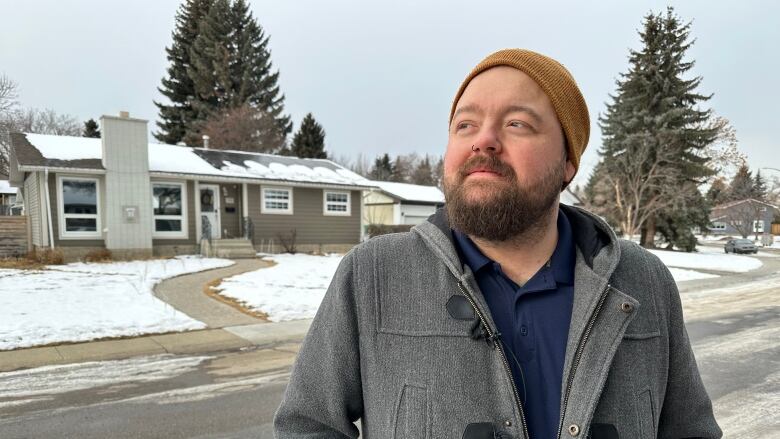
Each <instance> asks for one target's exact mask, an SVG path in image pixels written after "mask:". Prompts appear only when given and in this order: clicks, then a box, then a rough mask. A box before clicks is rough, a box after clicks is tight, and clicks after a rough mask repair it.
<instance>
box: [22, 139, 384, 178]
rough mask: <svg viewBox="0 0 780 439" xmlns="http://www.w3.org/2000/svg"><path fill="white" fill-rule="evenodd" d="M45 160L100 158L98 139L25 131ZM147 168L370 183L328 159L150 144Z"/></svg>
mask: <svg viewBox="0 0 780 439" xmlns="http://www.w3.org/2000/svg"><path fill="white" fill-rule="evenodd" d="M25 136H26V137H27V140H28V141H29V142H30V144H31V145H33V146H34V147H35V148H36V149H38V151H40V153H41V155H43V156H44V158H46V159H54V160H80V159H98V160H100V159H101V158H102V154H103V147H102V143H101V139H92V138H85V137H69V136H50V135H41V134H25ZM148 148H149V171H151V172H166V173H175V174H196V175H209V176H217V177H241V178H257V179H263V180H283V181H294V182H302V183H326V184H341V185H353V186H367V187H370V186H373V184H372V183H371V181H370V180H368V179H366V178H364V177H362V176H360V175H358V174H356V173H354V172H352V171H350V170H348V169H346V168H344V167H342V166H340V165H338V164H336V163H334V162H332V161H330V160H323V159H300V158H297V157H286V156H277V155H273V154H259V153H251V152H243V151H222V150H213V149H203V148H191V147H188V146H177V145H167V144H158V143H150V144H149V146H148Z"/></svg>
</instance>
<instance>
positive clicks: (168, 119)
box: [154, 0, 214, 144]
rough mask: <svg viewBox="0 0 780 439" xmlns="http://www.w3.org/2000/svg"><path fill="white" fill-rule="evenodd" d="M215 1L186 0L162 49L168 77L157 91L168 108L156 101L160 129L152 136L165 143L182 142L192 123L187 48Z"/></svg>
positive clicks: (193, 89)
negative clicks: (167, 41)
mask: <svg viewBox="0 0 780 439" xmlns="http://www.w3.org/2000/svg"><path fill="white" fill-rule="evenodd" d="M213 1H214V0H186V1H185V2H184V4H182V5H181V6H180V7H179V11H178V12H177V13H176V27H175V29H174V31H173V43H172V44H171V46H170V47H166V48H165V52H166V53H167V58H168V61H169V62H170V65H169V66H168V70H167V72H168V75H167V77H165V78H163V79H162V84H161V86H160V87H158V88H157V89H158V90H159V91H160V93H162V95H163V96H165V97H166V98H168V100H169V101H170V105H168V104H163V103H159V102H156V101H155V103H154V104H155V105H156V106H157V108H158V109H159V110H160V116H159V120H158V121H157V126H158V128H159V129H160V130H159V131H158V132H155V133H154V137H155V138H156V139H157V140H159V141H161V142H164V143H169V144H176V143H179V142H181V141H182V140H183V139H184V135H185V133H186V132H187V129H188V128H189V126H190V125H191V124H192V122H193V121H194V120H195V112H194V110H193V108H192V99H193V97H194V96H195V86H194V84H193V81H192V79H191V78H190V76H189V73H188V68H189V67H190V64H191V61H190V48H191V47H192V43H193V42H194V41H195V39H196V38H197V36H198V33H199V28H200V22H201V19H202V17H203V16H205V15H206V14H207V13H208V11H209V8H210V7H211V4H212V3H213Z"/></svg>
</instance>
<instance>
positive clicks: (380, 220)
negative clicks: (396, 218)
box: [363, 204, 393, 225]
mask: <svg viewBox="0 0 780 439" xmlns="http://www.w3.org/2000/svg"><path fill="white" fill-rule="evenodd" d="M363 217H364V218H363V220H364V221H365V223H366V224H387V225H390V224H393V205H392V204H379V205H377V204H375V205H366V206H364V207H363Z"/></svg>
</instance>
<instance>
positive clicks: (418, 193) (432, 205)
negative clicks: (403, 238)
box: [363, 181, 582, 225]
mask: <svg viewBox="0 0 780 439" xmlns="http://www.w3.org/2000/svg"><path fill="white" fill-rule="evenodd" d="M371 184H373V185H375V186H377V187H378V189H376V190H373V191H369V192H365V193H364V195H363V203H364V204H365V207H364V210H363V223H364V224H380V225H415V224H420V223H421V222H423V221H425V220H426V219H427V218H428V217H429V216H430V215H432V214H433V213H434V212H436V209H438V208H439V207H442V206H444V193H443V192H442V191H441V190H440V189H439V188H438V187H436V186H421V185H417V184H408V183H395V182H389V181H372V182H371ZM561 203H563V204H568V205H570V206H581V205H582V201H581V200H580V199H579V197H577V195H575V194H574V192H572V191H571V190H570V189H569V188H568V187H567V188H566V190H564V191H563V192H561Z"/></svg>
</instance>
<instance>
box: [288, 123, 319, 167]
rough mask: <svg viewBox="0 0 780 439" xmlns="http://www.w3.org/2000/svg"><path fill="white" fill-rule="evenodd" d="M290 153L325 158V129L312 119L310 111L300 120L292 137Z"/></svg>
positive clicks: (298, 155)
mask: <svg viewBox="0 0 780 439" xmlns="http://www.w3.org/2000/svg"><path fill="white" fill-rule="evenodd" d="M290 153H291V154H292V155H294V156H296V157H300V158H312V159H325V158H328V155H327V154H326V153H325V130H323V129H322V125H320V124H319V123H317V121H316V120H314V116H312V114H311V113H309V114H307V115H306V117H304V118H303V122H301V127H300V128H298V131H297V132H296V133H295V136H294V137H293V141H292V145H290Z"/></svg>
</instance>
